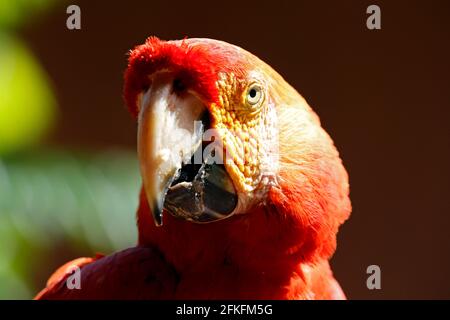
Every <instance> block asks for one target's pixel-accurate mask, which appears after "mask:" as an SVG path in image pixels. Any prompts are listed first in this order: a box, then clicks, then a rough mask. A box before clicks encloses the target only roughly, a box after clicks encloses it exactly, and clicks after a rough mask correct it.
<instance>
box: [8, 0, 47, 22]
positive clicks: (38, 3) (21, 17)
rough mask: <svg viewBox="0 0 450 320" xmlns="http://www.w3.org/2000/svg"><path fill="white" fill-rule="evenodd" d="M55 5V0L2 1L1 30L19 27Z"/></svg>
mask: <svg viewBox="0 0 450 320" xmlns="http://www.w3.org/2000/svg"><path fill="white" fill-rule="evenodd" d="M54 3H55V1H54V0H0V28H11V27H17V26H18V25H20V24H22V23H24V22H25V20H26V19H29V18H30V16H31V15H33V16H34V15H36V14H38V13H40V12H43V11H44V10H46V9H47V8H49V7H50V6H51V5H53V4H54Z"/></svg>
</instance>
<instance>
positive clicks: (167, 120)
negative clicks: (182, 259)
mask: <svg viewBox="0 0 450 320" xmlns="http://www.w3.org/2000/svg"><path fill="white" fill-rule="evenodd" d="M176 83H177V82H176V81H174V79H173V76H171V75H170V74H169V73H159V74H156V75H154V76H153V77H152V82H151V86H150V88H149V89H148V90H147V92H145V93H144V94H143V95H141V96H140V98H139V99H140V102H139V105H140V110H139V117H138V139H137V140H138V141H137V142H138V155H139V162H140V169H141V175H142V178H143V184H144V189H145V193H146V196H147V201H148V202H149V206H150V208H151V210H152V214H153V218H154V221H155V224H156V225H157V226H161V225H162V224H163V209H167V210H168V211H169V212H170V213H172V214H173V215H175V216H178V217H182V218H184V219H187V220H191V221H194V222H210V221H214V220H218V219H223V218H225V217H227V216H229V215H230V214H231V213H232V211H233V210H234V208H235V207H236V205H237V196H236V193H235V191H234V187H233V183H232V181H231V178H230V177H229V176H228V174H227V173H226V170H225V168H224V166H223V165H219V164H213V163H211V162H208V161H206V160H202V159H201V158H202V157H201V155H200V159H201V160H200V163H197V162H198V160H197V161H194V162H195V163H192V159H194V158H196V159H198V152H197V151H200V152H201V151H202V136H203V130H204V122H202V117H203V118H204V117H205V115H206V116H207V117H208V115H207V111H206V108H205V106H204V104H203V103H202V101H201V100H200V99H198V98H197V97H196V96H195V95H193V94H190V93H189V92H187V91H185V92H178V91H177V86H176V85H175V84H176Z"/></svg>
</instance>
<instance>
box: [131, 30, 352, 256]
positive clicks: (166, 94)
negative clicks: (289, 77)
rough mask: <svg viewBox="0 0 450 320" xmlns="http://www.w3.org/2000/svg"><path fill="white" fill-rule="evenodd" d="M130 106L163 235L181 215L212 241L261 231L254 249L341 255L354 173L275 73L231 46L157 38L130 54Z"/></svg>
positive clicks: (147, 195)
mask: <svg viewBox="0 0 450 320" xmlns="http://www.w3.org/2000/svg"><path fill="white" fill-rule="evenodd" d="M124 96H125V100H126V104H127V106H128V108H129V110H130V112H131V113H132V114H133V115H134V116H135V117H136V118H137V121H138V154H139V160H140V168H141V174H142V179H143V193H142V203H141V207H145V208H148V210H144V211H150V212H151V214H152V216H153V219H154V222H155V225H157V226H161V225H164V226H165V224H166V215H167V214H168V213H169V214H170V215H171V216H172V217H171V218H170V220H171V221H172V222H171V223H172V224H178V225H180V224H182V225H184V226H185V225H186V224H189V225H191V226H192V227H191V226H190V227H187V228H195V230H197V231H198V232H200V233H201V232H209V233H216V234H217V233H220V232H223V230H230V228H229V227H228V226H233V227H232V229H233V231H230V233H229V234H227V235H226V237H234V238H235V240H236V238H240V237H241V238H243V237H244V235H243V234H242V233H246V234H247V232H253V234H252V235H251V238H253V241H254V242H255V244H254V245H253V247H255V246H257V244H256V242H257V243H264V245H265V246H271V245H273V246H274V247H277V245H276V244H277V243H278V242H280V243H283V250H285V251H286V252H288V253H289V254H293V255H294V254H297V255H300V256H302V257H303V258H306V257H310V258H311V259H312V257H314V256H327V255H330V254H331V253H332V252H333V251H334V247H335V235H336V232H337V229H338V226H339V225H340V224H341V223H342V222H343V221H344V220H345V219H346V218H347V217H348V215H349V213H350V202H349V198H348V178H347V174H346V172H345V169H344V168H343V166H342V163H341V160H340V159H339V155H338V153H337V151H336V149H335V147H334V145H333V142H332V140H331V139H330V138H329V136H328V135H327V134H326V132H325V131H324V130H323V129H322V128H321V126H320V122H319V119H318V117H317V116H316V114H315V113H314V112H313V111H312V110H311V108H310V107H309V106H308V104H307V103H306V102H305V100H304V99H303V98H302V97H301V96H300V95H299V94H298V93H297V91H296V90H295V89H294V88H292V87H291V86H290V85H289V84H288V83H287V82H286V81H285V80H284V79H283V78H282V77H281V76H280V75H279V74H278V73H277V72H275V71H274V70H273V69H272V68H271V67H270V66H269V65H267V64H266V63H264V62H263V61H261V60H260V59H259V58H257V57H256V56H254V55H253V54H251V53H249V52H247V51H245V50H243V49H241V48H239V47H237V46H234V45H231V44H228V43H225V42H222V41H216V40H210V39H185V40H180V41H161V40H159V39H157V38H155V37H150V38H149V39H147V41H146V42H145V43H144V44H143V45H140V46H137V47H136V48H135V49H134V50H132V51H131V53H130V58H129V65H128V68H127V70H126V74H125V88H124ZM225 218H227V219H225ZM139 219H140V220H141V221H142V220H145V219H146V218H145V217H142V216H140V217H139ZM224 219H225V220H224ZM219 220H223V221H220V222H218V221H219ZM193 225H195V226H193ZM236 225H239V227H236ZM164 226H163V227H162V228H156V229H155V230H157V229H164ZM147 228H148V226H147ZM205 230H209V231H205ZM213 230H214V231H213ZM218 230H220V231H218ZM237 230H240V231H239V232H237ZM252 230H253V231H252ZM275 230H276V232H275ZM154 232H155V233H161V232H163V231H161V230H157V231H154ZM179 232H181V231H179ZM231 234H233V235H231ZM247 237H248V234H247ZM237 242H239V241H237ZM270 242H272V244H270ZM276 250H280V248H277V249H276Z"/></svg>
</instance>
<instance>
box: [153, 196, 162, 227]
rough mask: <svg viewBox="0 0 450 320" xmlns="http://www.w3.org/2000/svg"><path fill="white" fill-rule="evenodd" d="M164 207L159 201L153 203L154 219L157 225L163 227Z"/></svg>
mask: <svg viewBox="0 0 450 320" xmlns="http://www.w3.org/2000/svg"><path fill="white" fill-rule="evenodd" d="M162 210H163V208H161V206H160V205H159V204H158V203H156V202H155V203H153V205H152V214H153V220H154V221H155V225H156V226H157V227H161V226H162V225H163V213H162Z"/></svg>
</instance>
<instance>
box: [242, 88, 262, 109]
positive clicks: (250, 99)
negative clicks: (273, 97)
mask: <svg viewBox="0 0 450 320" xmlns="http://www.w3.org/2000/svg"><path fill="white" fill-rule="evenodd" d="M263 98H264V93H263V89H262V87H261V86H260V85H259V84H257V83H253V84H251V85H250V86H249V87H248V89H247V97H246V99H247V103H248V104H249V105H250V106H251V107H254V106H255V105H257V104H258V103H260V102H261V101H262V100H263Z"/></svg>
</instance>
